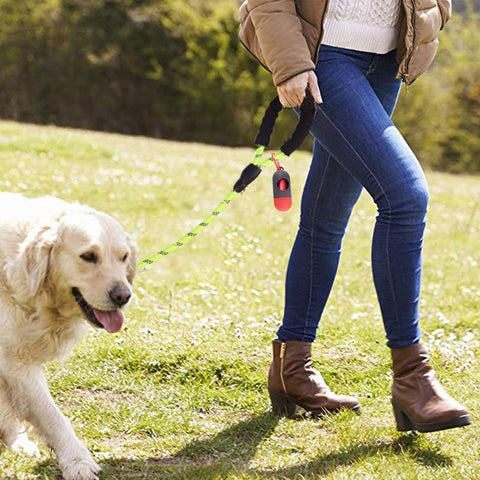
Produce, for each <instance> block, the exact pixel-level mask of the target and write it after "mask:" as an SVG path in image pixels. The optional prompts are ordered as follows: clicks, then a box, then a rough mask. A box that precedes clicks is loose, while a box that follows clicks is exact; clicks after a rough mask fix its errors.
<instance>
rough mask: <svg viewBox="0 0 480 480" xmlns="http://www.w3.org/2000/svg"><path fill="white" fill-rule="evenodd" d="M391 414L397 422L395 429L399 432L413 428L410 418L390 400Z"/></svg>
mask: <svg viewBox="0 0 480 480" xmlns="http://www.w3.org/2000/svg"><path fill="white" fill-rule="evenodd" d="M392 407H393V415H394V416H395V422H396V424H397V430H398V431H399V432H409V431H411V430H415V426H414V425H413V423H412V421H411V420H410V418H409V417H408V416H407V415H406V414H405V413H404V412H403V411H402V410H401V409H400V407H398V405H395V403H393V402H392Z"/></svg>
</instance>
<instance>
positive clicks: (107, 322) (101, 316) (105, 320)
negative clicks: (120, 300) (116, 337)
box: [93, 308, 123, 333]
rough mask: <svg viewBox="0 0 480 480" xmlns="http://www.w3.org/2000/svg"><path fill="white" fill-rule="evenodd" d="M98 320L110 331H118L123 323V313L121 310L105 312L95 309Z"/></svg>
mask: <svg viewBox="0 0 480 480" xmlns="http://www.w3.org/2000/svg"><path fill="white" fill-rule="evenodd" d="M93 312H94V313H95V317H97V320H98V321H99V322H100V323H101V324H102V325H103V326H104V327H105V330H106V331H107V332H108V333H115V332H118V331H119V330H120V329H121V328H122V325H123V313H122V311H121V310H114V311H113V312H104V311H102V310H97V309H96V308H94V309H93Z"/></svg>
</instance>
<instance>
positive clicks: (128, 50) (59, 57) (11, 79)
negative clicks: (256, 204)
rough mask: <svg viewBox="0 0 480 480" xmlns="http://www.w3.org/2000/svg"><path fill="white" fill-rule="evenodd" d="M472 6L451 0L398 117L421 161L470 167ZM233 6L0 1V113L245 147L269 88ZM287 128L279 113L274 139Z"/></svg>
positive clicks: (476, 167) (475, 139) (168, 0)
mask: <svg viewBox="0 0 480 480" xmlns="http://www.w3.org/2000/svg"><path fill="white" fill-rule="evenodd" d="M454 4H455V1H454ZM479 4H480V1H479V0H457V5H458V7H459V9H462V10H465V12H466V13H463V14H458V15H457V16H455V17H454V20H452V21H451V22H450V23H449V24H448V28H446V31H445V32H443V33H442V36H441V43H442V44H441V55H439V56H438V57H437V60H436V62H435V65H434V67H433V69H432V70H431V71H430V72H429V73H428V74H426V75H424V76H423V77H422V78H421V79H420V80H418V81H417V82H416V83H415V84H413V85H412V86H411V87H410V88H409V91H408V93H405V92H403V94H402V96H401V100H400V102H399V107H398V109H397V113H396V121H397V123H398V125H399V126H400V128H401V129H402V131H403V133H404V134H405V136H406V137H407V140H408V141H409V143H410V144H411V145H412V147H413V148H414V150H415V152H416V153H417V154H418V156H419V158H420V159H421V161H422V162H423V163H425V164H429V165H431V166H433V167H435V168H440V169H444V170H449V171H454V172H460V171H462V172H480V135H479V132H480V30H479V26H480V20H479V19H480V17H479V14H478V13H475V12H474V5H476V6H477V7H478V5H479ZM238 5H239V2H238V1H237V0H216V1H215V2H210V1H208V0H184V1H181V2H180V1H176V0H0V65H1V71H0V116H1V117H3V118H10V119H15V120H20V121H28V122H34V123H49V124H50V123H51V124H55V125H68V126H74V127H83V128H90V129H98V130H107V131H116V132H122V133H132V134H142V135H149V136H156V137H162V138H170V139H177V140H188V141H199V142H210V143H216V144H222V145H252V143H253V140H254V137H255V133H256V130H257V127H258V123H259V121H260V119H261V116H262V114H263V110H264V108H265V106H266V105H267V103H268V101H269V100H270V99H271V97H272V96H273V95H274V94H275V89H274V88H273V85H272V82H271V78H270V75H269V74H268V73H267V72H265V71H264V70H263V69H262V68H261V67H259V66H258V65H257V64H256V62H255V61H253V60H252V59H251V57H250V56H249V54H248V53H247V52H246V51H245V50H244V48H243V47H242V46H241V45H240V43H239V41H238V39H237V34H238V13H237V9H238ZM293 123H295V116H294V115H293V114H290V115H283V116H282V118H281V119H280V123H279V128H278V130H277V132H276V136H277V141H279V139H285V136H287V135H288V132H289V131H290V129H291V128H292V125H293ZM274 141H275V139H274ZM272 144H273V142H272Z"/></svg>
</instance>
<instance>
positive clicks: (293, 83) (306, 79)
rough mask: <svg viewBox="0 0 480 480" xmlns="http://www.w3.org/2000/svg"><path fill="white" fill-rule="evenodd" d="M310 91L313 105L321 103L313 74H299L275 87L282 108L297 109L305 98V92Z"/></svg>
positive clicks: (311, 72)
mask: <svg viewBox="0 0 480 480" xmlns="http://www.w3.org/2000/svg"><path fill="white" fill-rule="evenodd" d="M307 88H308V90H309V91H310V93H311V94H312V97H313V99H314V100H315V103H322V96H321V95H320V89H319V88H318V80H317V76H316V75H315V72H314V71H313V70H310V71H309V72H303V73H299V74H298V75H295V76H294V77H292V78H290V79H288V80H287V81H286V82H283V83H282V84H280V85H279V86H278V87H277V92H278V97H279V98H280V103H281V104H282V105H283V106H284V107H298V106H300V105H301V104H302V102H303V99H304V98H305V91H306V90H307Z"/></svg>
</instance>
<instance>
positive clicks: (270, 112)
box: [137, 94, 315, 272]
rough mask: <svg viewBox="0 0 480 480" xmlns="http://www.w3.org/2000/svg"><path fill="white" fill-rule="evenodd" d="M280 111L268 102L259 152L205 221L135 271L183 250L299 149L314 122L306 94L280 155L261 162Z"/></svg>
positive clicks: (277, 102)
mask: <svg viewBox="0 0 480 480" xmlns="http://www.w3.org/2000/svg"><path fill="white" fill-rule="evenodd" d="M281 109H282V106H281V104H280V100H279V99H278V97H275V98H274V99H273V100H272V101H271V102H270V105H269V106H268V108H267V110H266V112H265V116H264V118H263V120H262V124H261V126H260V131H259V133H258V135H257V138H256V141H255V143H256V144H257V146H258V148H257V150H256V151H255V157H254V159H253V162H252V163H250V164H249V165H247V166H246V167H245V168H244V169H243V171H242V173H241V175H240V178H239V179H238V180H237V182H236V183H235V185H234V186H233V189H232V190H231V191H230V193H229V194H228V195H227V196H226V197H225V198H224V199H223V200H222V201H221V202H220V203H219V204H218V205H217V207H216V208H215V209H214V210H213V211H212V213H211V214H210V215H208V216H207V217H205V218H204V219H203V220H202V221H201V222H200V223H199V224H198V225H197V226H196V227H195V228H194V229H193V230H190V232H188V233H186V234H185V235H183V237H180V238H179V239H178V240H177V241H176V242H175V243H172V244H170V245H168V246H167V247H165V248H163V249H162V250H159V251H158V252H157V253H154V254H153V255H151V256H150V257H147V258H145V259H144V260H142V261H141V262H140V263H139V264H138V266H137V269H138V271H140V272H143V271H145V270H146V269H147V267H149V266H150V265H152V264H153V263H155V262H157V261H158V260H160V258H162V257H165V256H167V255H168V254H170V253H172V252H174V251H176V250H178V249H179V248H180V247H183V245H185V244H186V243H188V242H189V241H190V240H191V239H192V238H194V237H196V236H197V235H198V234H199V233H200V232H201V231H202V230H204V229H205V228H206V227H207V226H208V225H209V224H210V223H211V222H212V221H213V219H215V218H216V217H218V215H220V213H221V212H222V211H223V210H224V209H225V208H226V207H227V205H229V203H230V202H231V201H232V200H233V199H234V198H235V197H236V196H237V194H239V193H241V192H243V191H244V190H245V189H246V188H247V186H248V185H250V183H252V182H253V181H254V180H255V179H256V178H257V177H258V175H260V173H261V171H262V168H264V167H266V166H268V165H270V164H273V163H274V159H275V160H281V159H283V158H285V157H288V156H290V154H291V153H292V152H293V151H294V150H296V149H297V148H298V147H299V146H300V144H301V143H302V141H303V140H304V138H305V136H306V135H307V133H308V130H309V128H310V125H311V124H312V121H313V116H314V114H315V104H314V102H313V99H312V97H311V96H310V95H309V94H307V96H306V97H305V100H304V103H303V104H302V107H301V108H300V112H301V113H300V120H299V122H298V124H297V127H296V129H295V131H294V132H293V135H292V137H291V138H290V139H289V140H287V141H286V142H285V143H284V144H283V145H282V147H281V149H280V151H278V152H277V153H275V154H273V155H272V157H269V158H265V159H264V158H263V153H264V152H265V149H266V148H267V147H268V143H269V142H270V135H271V133H272V131H273V126H274V124H275V120H276V118H277V115H278V113H279V112H280V111H281Z"/></svg>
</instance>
